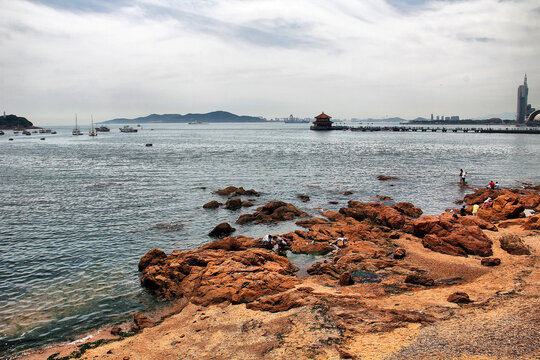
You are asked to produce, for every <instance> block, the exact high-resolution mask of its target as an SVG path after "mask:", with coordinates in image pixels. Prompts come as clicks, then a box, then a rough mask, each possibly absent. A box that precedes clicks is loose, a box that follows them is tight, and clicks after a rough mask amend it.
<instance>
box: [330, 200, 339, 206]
mask: <svg viewBox="0 0 540 360" xmlns="http://www.w3.org/2000/svg"><path fill="white" fill-rule="evenodd" d="M328 203H329V204H333V205H336V204H339V201H335V200H331V201H329V202H328Z"/></svg>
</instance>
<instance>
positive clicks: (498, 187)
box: [495, 181, 501, 190]
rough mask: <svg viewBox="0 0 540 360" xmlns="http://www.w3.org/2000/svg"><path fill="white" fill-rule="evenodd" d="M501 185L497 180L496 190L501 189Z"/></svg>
mask: <svg viewBox="0 0 540 360" xmlns="http://www.w3.org/2000/svg"><path fill="white" fill-rule="evenodd" d="M500 188H501V186H500V185H499V182H498V181H495V190H499V189H500Z"/></svg>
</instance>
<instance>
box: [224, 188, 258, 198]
mask: <svg viewBox="0 0 540 360" xmlns="http://www.w3.org/2000/svg"><path fill="white" fill-rule="evenodd" d="M216 194H218V195H222V196H243V195H246V196H257V197H258V196H259V193H258V192H257V191H255V190H253V189H249V190H245V189H244V188H243V187H241V186H240V187H238V188H237V187H235V186H228V187H226V188H225V189H221V190H217V191H216Z"/></svg>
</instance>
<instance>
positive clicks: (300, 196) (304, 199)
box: [298, 195, 310, 202]
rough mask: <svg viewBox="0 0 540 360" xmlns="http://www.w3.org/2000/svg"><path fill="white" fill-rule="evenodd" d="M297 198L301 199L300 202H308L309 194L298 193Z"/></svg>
mask: <svg viewBox="0 0 540 360" xmlns="http://www.w3.org/2000/svg"><path fill="white" fill-rule="evenodd" d="M298 198H299V199H300V200H302V202H308V201H309V200H310V198H309V196H307V195H298Z"/></svg>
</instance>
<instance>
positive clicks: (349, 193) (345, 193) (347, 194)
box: [342, 190, 354, 196]
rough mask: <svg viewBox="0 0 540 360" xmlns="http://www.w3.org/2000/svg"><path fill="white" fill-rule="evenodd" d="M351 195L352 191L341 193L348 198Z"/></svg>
mask: <svg viewBox="0 0 540 360" xmlns="http://www.w3.org/2000/svg"><path fill="white" fill-rule="evenodd" d="M352 194H354V192H353V191H350V190H347V191H344V192H343V193H342V195H345V196H349V195H352Z"/></svg>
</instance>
